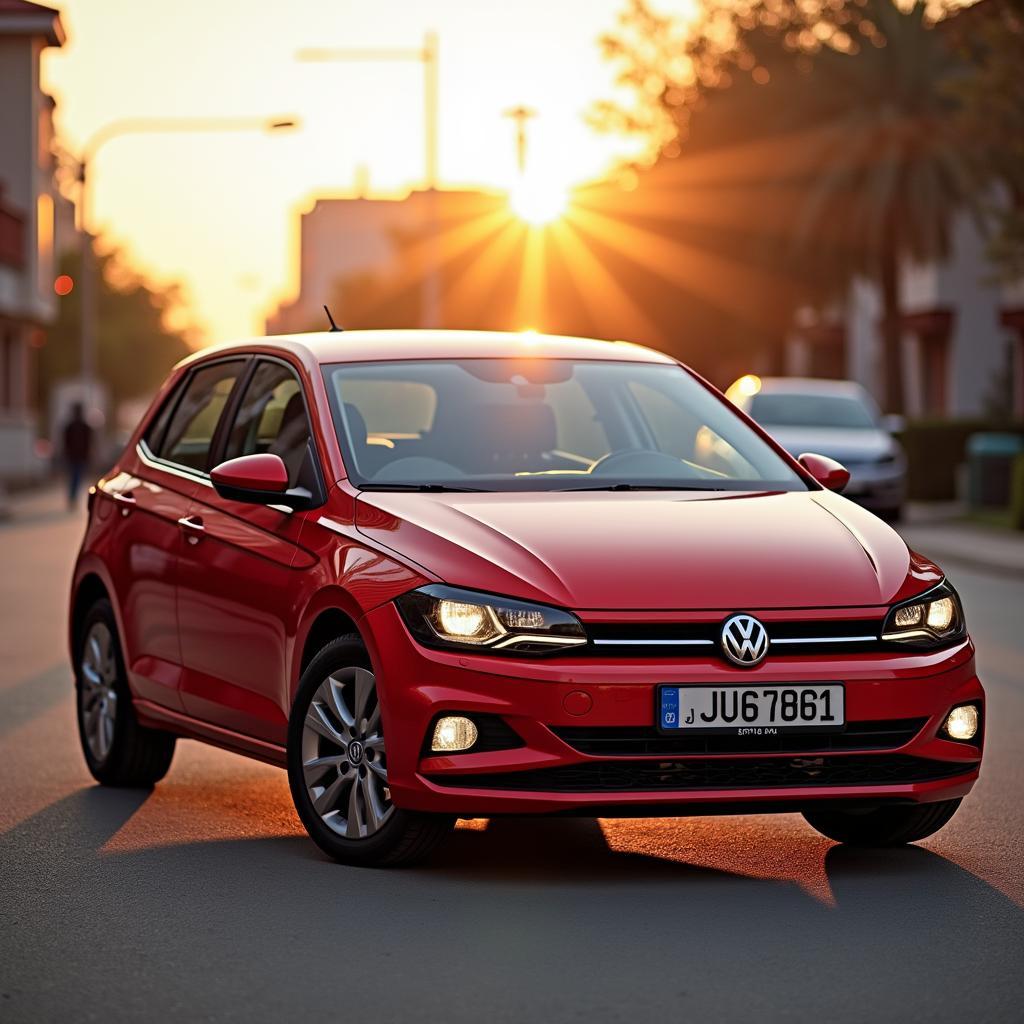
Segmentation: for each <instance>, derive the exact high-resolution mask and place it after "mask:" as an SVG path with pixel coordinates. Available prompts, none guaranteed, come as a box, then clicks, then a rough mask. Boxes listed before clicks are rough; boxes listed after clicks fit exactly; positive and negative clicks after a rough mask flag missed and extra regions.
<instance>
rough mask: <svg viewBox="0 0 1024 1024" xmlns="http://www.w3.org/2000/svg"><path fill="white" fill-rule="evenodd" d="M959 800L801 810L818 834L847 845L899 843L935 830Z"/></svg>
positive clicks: (941, 824) (899, 844) (954, 811)
mask: <svg viewBox="0 0 1024 1024" xmlns="http://www.w3.org/2000/svg"><path fill="white" fill-rule="evenodd" d="M959 806H960V800H959V799H957V800H940V801H939V802H937V803H933V804H916V805H915V806H912V807H876V808H874V809H873V810H867V811H855V810H849V811H843V810H821V811H804V818H805V819H806V820H807V823H808V824H809V825H811V826H812V827H813V828H816V829H817V830H818V831H819V832H820V833H821V834H822V835H824V836H828V838H829V839H834V840H835V841H836V842H837V843H846V844H847V845H848V846H902V845H903V844H904V843H916V842H917V841H918V840H919V839H927V838H928V836H930V835H933V834H934V833H936V832H938V831H939V829H940V828H942V826H943V825H945V824H946V823H947V822H948V821H949V819H950V818H952V817H953V815H954V814H956V810H957V808H958V807H959Z"/></svg>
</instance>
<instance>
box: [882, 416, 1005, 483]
mask: <svg viewBox="0 0 1024 1024" xmlns="http://www.w3.org/2000/svg"><path fill="white" fill-rule="evenodd" d="M990 432H994V433H1003V434H1005V433H1010V434H1024V423H1009V424H1008V423H1006V422H998V421H993V420H983V419H971V420H913V421H911V422H910V423H908V424H907V426H906V429H905V430H904V431H903V433H902V434H900V435H899V440H900V443H901V444H902V445H903V450H904V451H905V452H906V453H907V498H908V500H910V501H952V500H953V499H954V498H956V496H957V494H956V474H957V467H958V466H960V465H961V464H962V463H964V462H965V461H966V458H967V456H966V449H967V439H968V438H969V437H970V436H971V435H972V434H977V433H990Z"/></svg>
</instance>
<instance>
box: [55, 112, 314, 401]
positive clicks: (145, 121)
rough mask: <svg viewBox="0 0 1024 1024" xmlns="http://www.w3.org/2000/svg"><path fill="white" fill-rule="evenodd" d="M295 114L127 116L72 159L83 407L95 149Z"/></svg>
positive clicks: (93, 306) (88, 377) (88, 368)
mask: <svg viewBox="0 0 1024 1024" xmlns="http://www.w3.org/2000/svg"><path fill="white" fill-rule="evenodd" d="M298 124H299V120H298V118H297V117H295V116H293V115H290V114H282V115H276V116H273V117H248V116H246V117H126V118H122V119H121V120H118V121H111V122H110V123H109V124H105V125H103V126H102V127H101V128H99V129H98V130H97V131H96V132H95V133H94V134H93V135H92V137H91V138H90V139H89V141H88V142H87V143H86V144H85V146H84V147H83V148H82V151H81V154H80V156H79V157H78V158H77V160H76V159H74V158H72V160H73V162H74V163H75V164H76V165H77V166H76V168H75V170H76V172H77V176H78V184H79V194H78V229H79V234H80V235H81V241H82V265H81V267H80V269H79V278H80V280H81V287H82V292H81V295H82V298H81V319H80V322H79V362H80V370H79V372H80V374H81V377H82V388H83V391H84V392H85V393H84V395H83V399H84V401H85V404H86V406H87V408H93V407H95V406H96V405H97V404H98V398H97V395H96V311H97V294H98V280H97V278H98V275H97V268H96V260H95V254H94V253H93V247H92V242H93V235H92V170H93V166H94V163H95V160H96V154H97V153H98V152H99V151H100V150H101V149H102V148H103V147H104V146H105V145H106V144H107V143H108V142H110V141H111V140H113V139H119V138H121V137H123V136H125V135H169V134H174V133H182V132H183V133H186V134H189V135H191V134H195V133H200V132H214V133H224V132H278V131H282V130H286V129H289V128H295V127H297V126H298Z"/></svg>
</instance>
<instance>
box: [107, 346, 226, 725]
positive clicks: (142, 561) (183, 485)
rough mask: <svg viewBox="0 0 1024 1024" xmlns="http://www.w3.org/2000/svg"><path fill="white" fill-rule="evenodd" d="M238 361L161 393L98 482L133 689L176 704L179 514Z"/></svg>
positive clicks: (199, 475)
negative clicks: (131, 445)
mask: <svg viewBox="0 0 1024 1024" xmlns="http://www.w3.org/2000/svg"><path fill="white" fill-rule="evenodd" d="M244 367H245V361H244V360H241V359H231V360H224V361H219V362H217V363H214V364H212V365H208V364H202V365H200V366H198V367H196V368H195V369H194V370H192V371H190V372H189V373H188V374H186V375H185V377H184V378H183V379H182V380H181V381H180V382H179V384H178V385H177V386H176V387H175V388H174V389H173V390H172V392H171V393H170V394H169V395H168V396H167V399H166V400H165V402H164V404H163V405H162V406H161V408H160V410H159V411H158V413H157V414H156V416H155V417H154V419H153V422H152V424H151V426H150V427H149V428H148V429H147V431H146V432H145V434H144V435H143V437H142V439H141V440H140V441H139V443H138V444H137V446H136V448H135V450H134V451H133V452H129V453H126V455H125V456H124V457H123V458H122V460H121V472H120V473H118V474H116V475H115V476H113V477H111V478H109V479H108V480H106V481H105V482H104V483H103V484H101V486H100V500H101V501H110V502H111V503H112V509H111V512H112V513H113V514H114V515H116V516H117V517H118V518H117V523H116V526H115V528H114V530H113V531H112V543H111V544H110V546H109V553H108V555H107V558H108V563H109V567H110V571H111V578H112V579H113V580H114V581H115V584H116V589H117V598H118V604H119V606H120V610H121V618H122V625H123V632H124V636H123V646H124V650H125V657H126V660H127V669H128V672H129V674H130V676H131V680H132V688H133V692H134V693H135V694H136V696H137V697H139V698H140V699H142V700H149V701H152V702H154V703H156V704H160V705H162V706H164V707H169V708H172V709H174V710H181V709H182V704H181V698H180V694H179V688H180V682H181V680H180V676H181V646H180V643H179V638H178V618H177V608H176V595H175V590H176V587H177V579H178V569H179V556H180V554H181V550H182V547H183V544H184V542H183V538H182V528H181V526H180V520H181V519H183V518H184V517H185V516H186V515H187V514H188V509H189V505H190V504H191V501H192V495H193V494H194V492H195V491H196V489H197V488H198V487H199V486H201V482H202V480H203V478H204V472H203V470H204V469H205V465H206V459H207V457H208V454H209V448H210V443H211V441H212V439H213V435H214V431H215V429H216V426H217V422H218V420H219V418H220V416H221V413H222V412H223V410H224V408H225V407H226V405H227V401H228V399H229V397H230V395H231V392H232V390H233V389H234V386H235V383H236V382H237V380H238V379H239V377H240V376H241V374H242V371H243V369H244Z"/></svg>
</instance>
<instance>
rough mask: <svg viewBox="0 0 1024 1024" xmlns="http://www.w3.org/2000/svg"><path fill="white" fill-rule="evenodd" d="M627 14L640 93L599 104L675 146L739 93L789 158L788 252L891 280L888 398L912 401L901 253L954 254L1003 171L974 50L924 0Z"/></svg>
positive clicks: (751, 122)
mask: <svg viewBox="0 0 1024 1024" xmlns="http://www.w3.org/2000/svg"><path fill="white" fill-rule="evenodd" d="M940 24H944V23H940ZM621 28H622V30H621V31H620V33H619V34H618V35H617V36H616V37H615V38H614V39H611V40H608V41H606V51H607V52H608V53H609V55H610V56H612V57H613V58H614V59H617V60H618V61H619V62H620V64H621V65H623V66H624V67H625V69H626V70H625V71H624V73H623V76H622V78H621V81H622V82H623V84H625V85H627V86H632V87H633V90H634V95H635V96H636V97H637V100H638V102H637V103H635V104H634V105H633V107H631V108H629V109H627V110H626V111H624V112H623V111H620V112H618V113H616V112H615V110H614V109H611V110H610V109H608V108H607V107H606V108H604V109H602V110H601V111H599V117H600V118H601V119H603V121H604V123H605V124H606V126H608V127H612V128H616V127H617V128H619V129H620V130H623V129H624V130H627V131H628V130H639V131H641V132H642V131H644V130H647V131H649V132H650V133H651V138H652V139H653V145H654V148H655V149H656V151H657V152H658V153H659V154H661V155H662V157H664V156H668V157H670V158H675V157H678V156H679V155H680V154H683V155H684V156H685V155H686V154H687V153H688V152H689V151H690V150H691V149H692V147H693V144H694V141H695V140H696V139H697V138H698V137H699V136H700V135H701V134H702V133H703V134H705V135H711V136H714V134H715V131H716V126H715V125H714V124H712V125H710V128H707V127H705V125H706V124H707V122H714V121H715V120H716V119H717V121H718V123H719V124H723V123H725V124H726V125H727V131H728V128H729V127H730V126H729V125H728V121H729V117H728V115H729V112H730V109H731V110H732V111H733V112H735V110H736V109H738V108H742V113H743V117H742V119H741V122H740V123H742V124H746V125H748V126H749V130H750V131H751V132H752V133H753V134H754V136H759V137H762V138H764V137H769V136H774V137H775V138H776V139H778V140H780V142H781V143H783V145H780V147H779V161H780V162H781V165H782V166H781V167H780V166H777V165H774V164H773V165H772V166H766V167H765V169H764V176H765V178H766V179H769V180H771V181H773V182H775V183H776V184H779V183H784V184H785V185H786V189H785V194H786V197H787V198H786V200H785V201H786V202H787V203H788V204H789V206H788V207H787V209H789V210H790V212H791V214H792V217H791V220H790V224H791V225H792V228H791V230H790V231H789V232H788V237H787V238H785V239H782V240H781V242H782V243H783V244H782V245H781V246H780V250H779V256H780V258H783V259H785V260H786V261H787V262H789V264H790V265H791V266H793V267H800V266H801V265H802V266H804V267H807V266H808V265H816V266H818V267H819V269H823V270H827V271H828V272H829V273H830V274H832V275H834V280H835V283H836V284H838V285H842V284H843V283H844V282H846V281H848V280H849V279H850V277H851V276H853V275H854V274H862V275H867V276H869V277H870V278H872V279H874V280H875V281H876V282H877V283H878V285H879V289H880V292H881V297H882V304H883V316H882V321H883V323H882V340H883V351H884V358H885V371H886V372H885V379H886V405H887V407H888V410H889V411H891V412H898V411H901V410H902V402H903V388H902V372H901V370H902V367H901V309H902V306H901V295H900V278H899V268H900V265H901V263H902V262H903V261H904V260H906V259H907V258H912V259H917V260H925V259H939V258H942V257H943V256H944V255H945V254H946V251H947V249H948V245H949V232H950V226H951V222H952V219H953V216H954V215H955V214H956V212H957V211H958V210H961V209H964V208H967V209H970V210H971V211H972V212H974V213H975V214H976V215H977V216H978V218H979V221H980V220H981V219H982V210H981V199H982V196H983V195H984V189H985V187H986V184H987V181H988V180H989V179H990V177H991V175H992V173H993V166H992V164H991V162H989V161H984V160H977V159H975V157H974V156H973V155H971V147H970V146H968V144H967V139H966V138H965V136H964V127H963V121H962V118H961V116H960V102H959V101H958V99H957V96H956V92H955V82H956V81H958V80H960V79H961V77H962V76H963V75H964V74H965V73H966V72H967V71H968V70H969V67H968V65H967V64H966V62H965V61H964V59H963V54H962V51H959V50H958V49H957V48H956V46H955V45H954V44H953V42H952V39H951V37H950V35H949V34H948V33H947V32H945V31H944V30H942V29H940V28H937V27H936V24H935V23H934V22H932V21H931V20H930V19H929V18H928V16H927V15H926V12H925V5H924V3H923V2H922V0H915V2H914V3H913V5H912V6H910V7H907V8H905V9H900V8H898V7H896V6H895V5H894V4H893V3H892V0H863V2H860V3H842V2H839V0H824V2H820V3H819V2H816V0H760V2H754V0H751V2H749V3H746V2H741V3H740V4H739V5H738V6H737V5H736V4H730V5H728V6H724V5H715V4H712V6H711V7H710V8H709V9H708V10H707V12H706V13H705V15H704V17H703V19H702V20H701V21H700V22H699V23H697V24H696V25H692V26H690V27H688V28H686V29H681V28H679V27H678V26H677V25H675V24H672V23H671V21H670V19H669V20H666V19H663V18H661V17H660V16H654V15H652V14H651V13H650V11H649V10H648V9H647V8H646V6H645V4H644V3H643V2H642V0H633V2H632V4H631V6H630V8H628V10H627V14H626V16H625V21H624V22H623V25H622V26H621ZM651 32H654V33H655V34H656V37H657V38H656V39H654V40H652V39H651V38H650V37H649V33H651ZM641 83H642V91H640V86H641ZM752 83H753V85H759V86H760V87H761V88H760V89H755V88H753V86H752ZM616 119H617V123H616ZM735 124H736V122H735V121H734V122H733V125H732V126H731V127H735ZM776 213H777V211H776ZM776 220H777V218H776ZM750 230H751V233H752V234H755V235H756V234H757V233H758V230H759V227H758V225H757V224H756V223H752V224H751V225H750ZM776 241H780V240H778V239H777V240H776Z"/></svg>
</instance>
